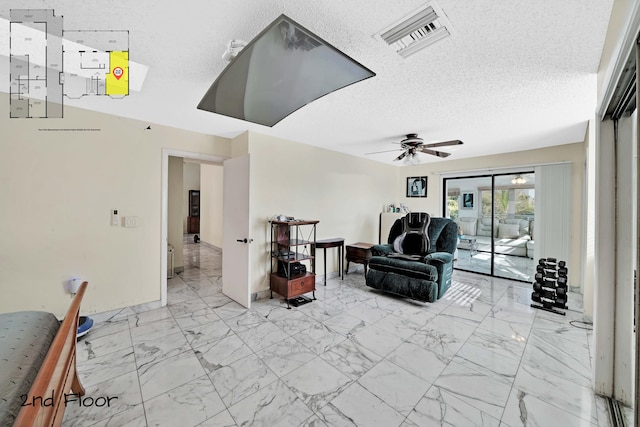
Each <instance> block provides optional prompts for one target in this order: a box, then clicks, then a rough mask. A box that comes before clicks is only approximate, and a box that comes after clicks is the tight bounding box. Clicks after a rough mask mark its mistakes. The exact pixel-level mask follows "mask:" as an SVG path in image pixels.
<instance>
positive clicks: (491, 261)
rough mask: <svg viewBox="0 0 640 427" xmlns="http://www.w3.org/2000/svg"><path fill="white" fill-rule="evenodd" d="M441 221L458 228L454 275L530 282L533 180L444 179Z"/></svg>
mask: <svg viewBox="0 0 640 427" xmlns="http://www.w3.org/2000/svg"><path fill="white" fill-rule="evenodd" d="M444 186H445V192H444V194H445V200H444V212H445V216H446V217H449V218H451V219H454V220H455V221H456V222H457V223H458V235H459V236H458V251H457V254H456V261H455V263H454V267H455V268H457V269H460V270H466V271H472V272H476V273H482V274H489V275H492V276H498V277H504V278H509V279H515V280H521V281H525V282H530V281H532V280H533V274H534V271H535V266H534V262H533V258H534V256H533V250H534V241H533V227H535V221H534V207H535V175H534V173H533V172H531V171H523V172H522V173H516V174H513V173H509V174H491V175H483V176H471V177H464V178H462V177H461V178H446V179H445V181H444Z"/></svg>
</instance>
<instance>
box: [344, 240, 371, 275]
mask: <svg viewBox="0 0 640 427" xmlns="http://www.w3.org/2000/svg"><path fill="white" fill-rule="evenodd" d="M373 246H374V245H373V244H371V243H362V242H358V243H352V244H350V245H347V269H346V270H345V272H347V273H348V272H349V263H350V262H355V263H356V264H364V275H365V276H366V275H367V266H368V265H369V258H371V248H372V247H373Z"/></svg>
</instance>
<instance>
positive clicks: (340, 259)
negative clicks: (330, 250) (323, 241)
mask: <svg viewBox="0 0 640 427" xmlns="http://www.w3.org/2000/svg"><path fill="white" fill-rule="evenodd" d="M343 267H344V245H340V246H338V268H339V269H340V274H341V275H342V280H344V268H343Z"/></svg>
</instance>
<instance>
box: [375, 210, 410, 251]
mask: <svg viewBox="0 0 640 427" xmlns="http://www.w3.org/2000/svg"><path fill="white" fill-rule="evenodd" d="M405 215H406V213H402V212H382V213H381V214H380V230H379V233H378V243H379V244H384V243H387V238H388V237H389V231H391V227H392V226H393V223H394V222H395V221H396V219H398V218H402V217H403V216H405Z"/></svg>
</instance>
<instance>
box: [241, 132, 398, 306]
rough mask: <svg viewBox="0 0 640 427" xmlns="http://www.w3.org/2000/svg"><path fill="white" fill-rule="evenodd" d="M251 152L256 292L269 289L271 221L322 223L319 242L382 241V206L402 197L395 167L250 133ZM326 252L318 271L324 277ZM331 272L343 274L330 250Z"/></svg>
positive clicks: (329, 263)
mask: <svg viewBox="0 0 640 427" xmlns="http://www.w3.org/2000/svg"><path fill="white" fill-rule="evenodd" d="M248 135H249V136H248V140H249V152H250V154H251V190H250V191H251V209H252V212H251V218H253V220H252V224H251V233H252V235H251V237H252V238H253V239H254V242H253V244H252V245H251V250H252V252H251V257H252V284H251V292H252V293H255V292H258V291H262V290H266V289H268V288H269V271H270V270H269V261H270V260H269V240H270V229H269V222H268V221H269V219H271V218H272V217H273V216H275V215H278V214H285V215H290V216H294V217H296V218H303V219H315V220H319V221H320V222H319V224H318V225H317V238H318V239H323V238H330V237H343V238H345V243H347V244H349V243H354V242H371V243H376V242H377V241H378V218H379V213H380V211H381V209H382V206H383V205H384V204H385V203H389V201H390V200H394V199H395V198H396V189H397V173H398V169H397V168H396V167H394V166H389V165H384V164H381V163H378V162H374V161H371V160H367V159H360V158H355V157H353V156H349V155H346V154H342V153H337V152H333V151H328V150H325V149H321V148H317V147H312V146H308V145H303V144H298V143H295V142H291V141H286V140H283V139H278V138H274V137H270V136H265V135H260V134H256V133H249V134H248ZM322 263H323V258H322V253H319V254H318V259H317V272H318V273H319V274H322V273H323V272H322V267H321V266H322ZM327 270H328V272H329V273H331V272H335V271H337V270H338V266H337V258H336V254H335V252H333V251H331V250H329V251H328V252H327Z"/></svg>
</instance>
